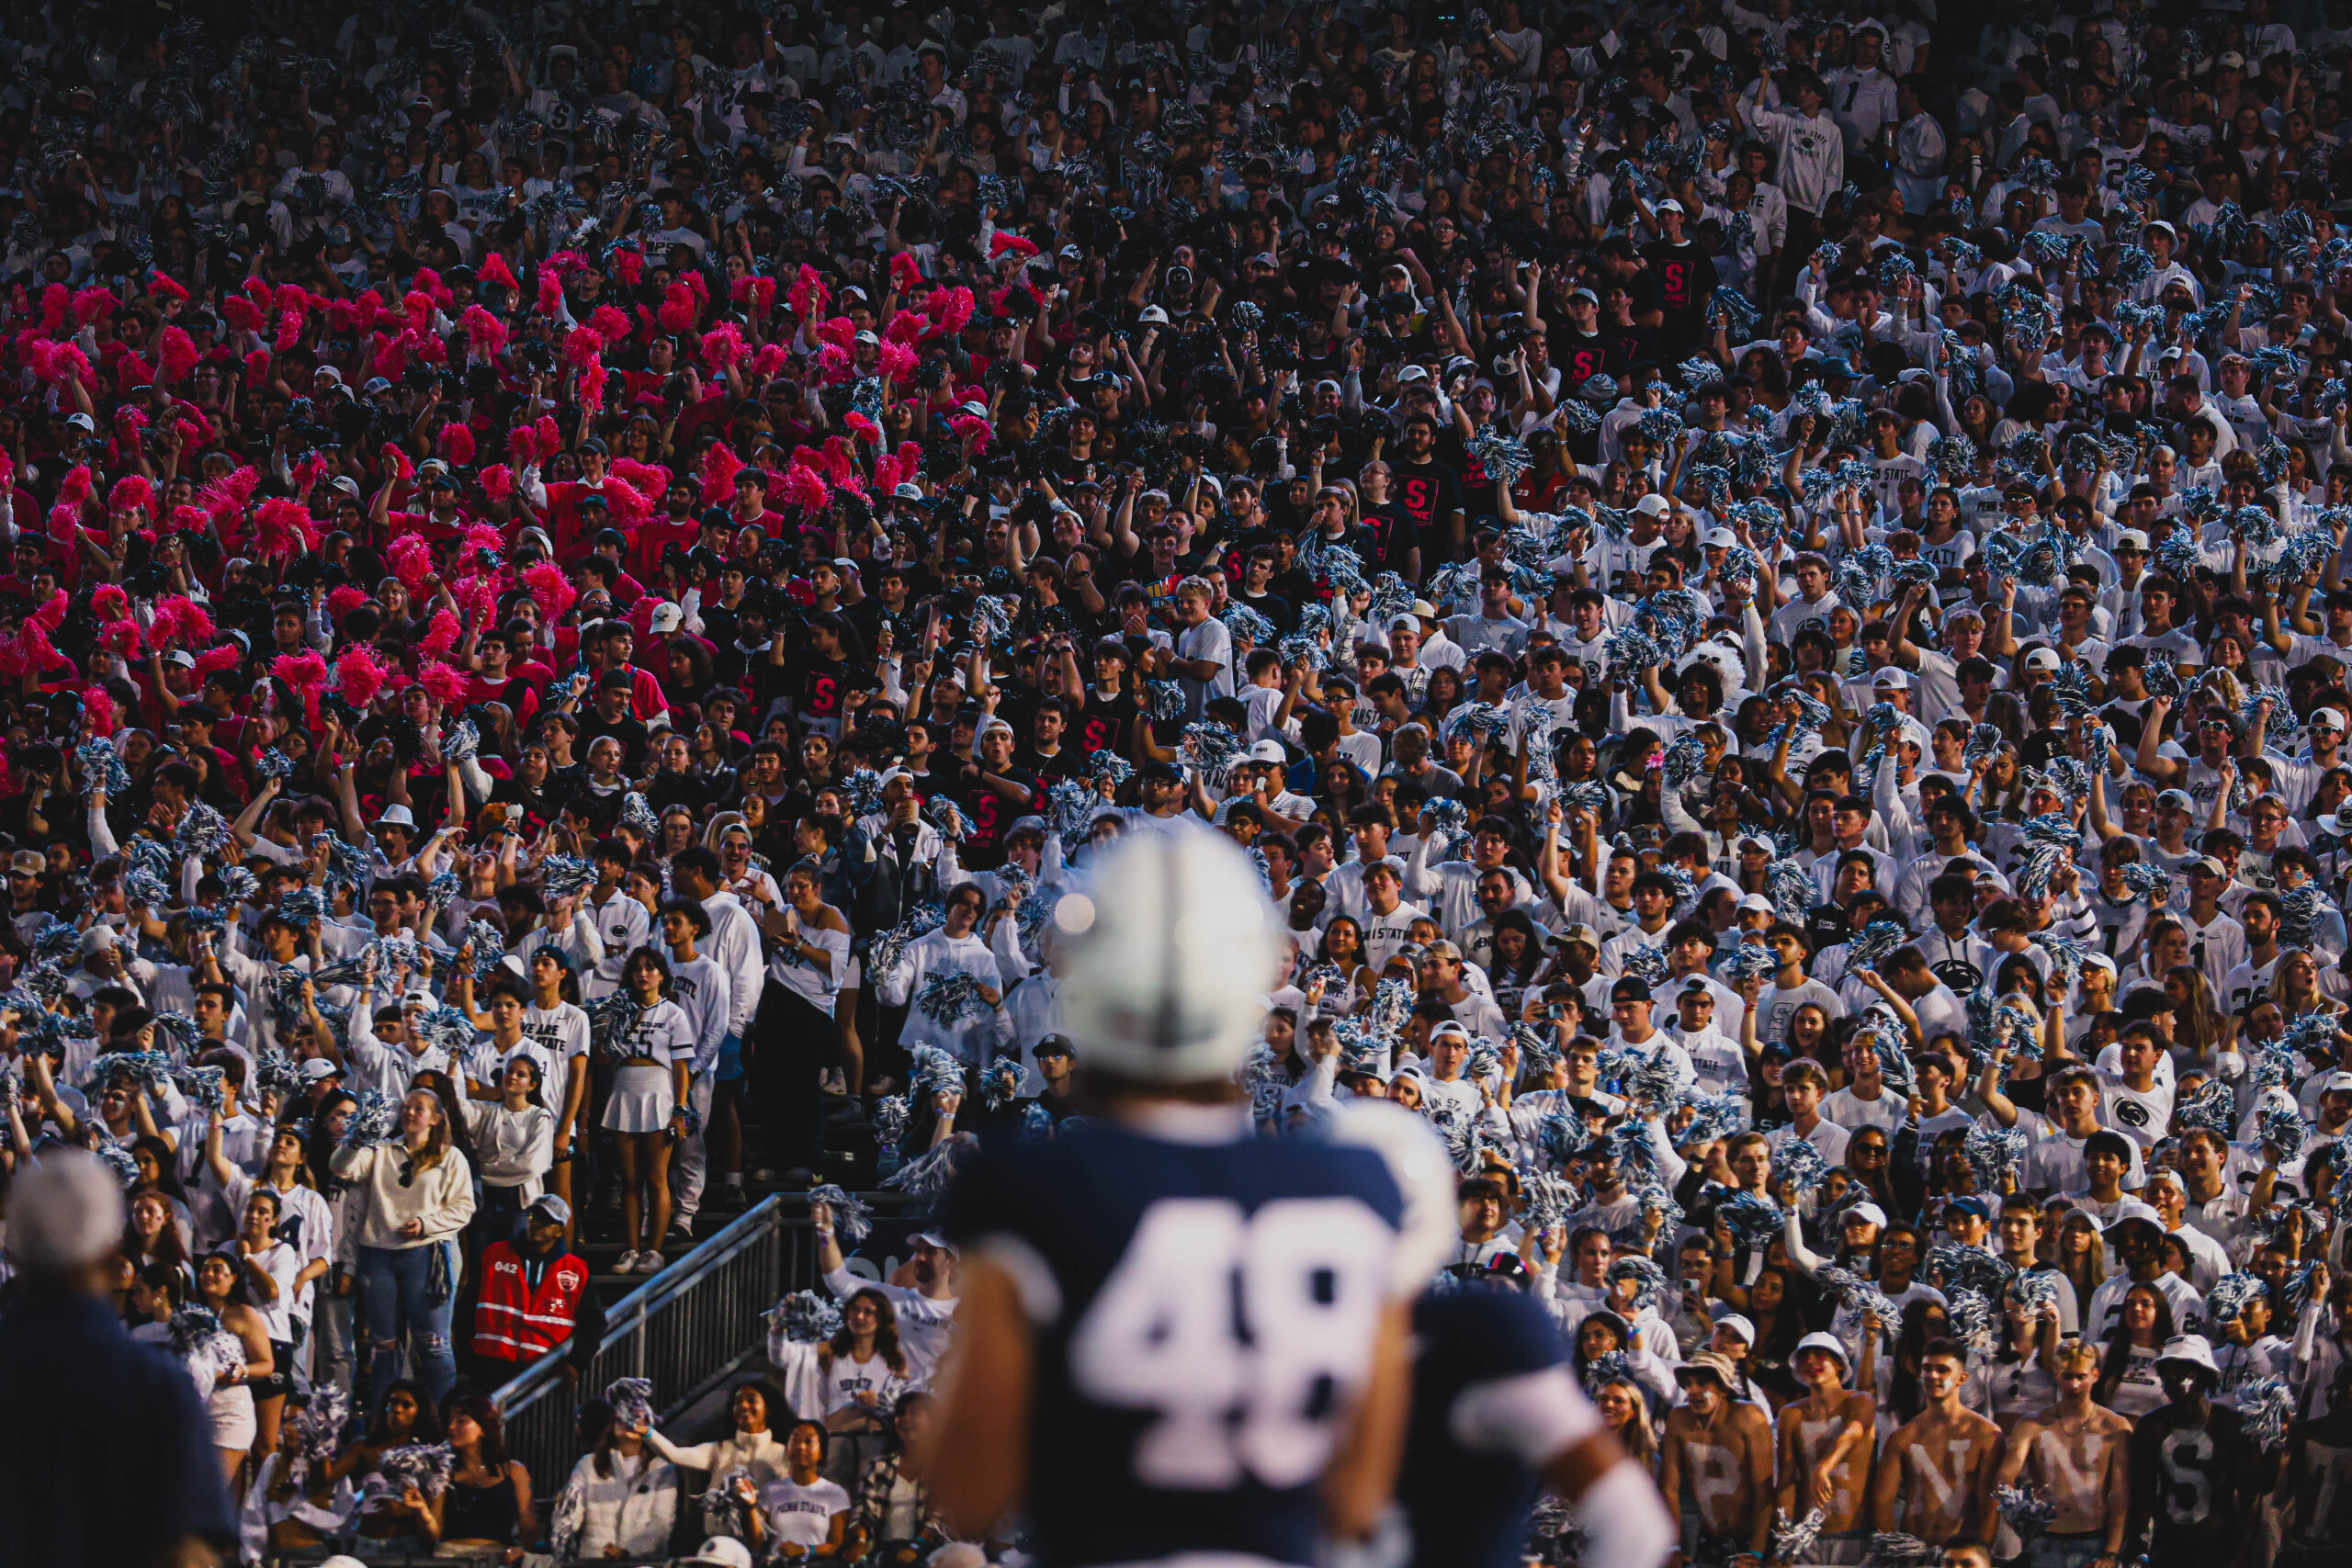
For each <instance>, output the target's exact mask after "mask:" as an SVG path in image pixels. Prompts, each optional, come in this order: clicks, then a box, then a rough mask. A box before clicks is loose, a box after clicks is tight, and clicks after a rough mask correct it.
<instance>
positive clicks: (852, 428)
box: [842, 412, 882, 446]
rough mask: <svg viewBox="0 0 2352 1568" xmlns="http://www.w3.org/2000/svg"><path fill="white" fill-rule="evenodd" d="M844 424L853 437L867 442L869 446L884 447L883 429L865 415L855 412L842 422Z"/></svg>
mask: <svg viewBox="0 0 2352 1568" xmlns="http://www.w3.org/2000/svg"><path fill="white" fill-rule="evenodd" d="M842 425H843V426H844V427H845V428H846V429H847V430H848V431H849V433H850V434H852V435H854V436H856V437H857V438H858V439H859V440H860V441H863V442H865V444H866V445H867V446H881V445H882V427H881V426H880V425H878V424H876V423H874V422H873V421H872V420H870V419H868V418H866V417H865V415H864V414H862V413H854V412H853V413H851V414H850V415H848V416H847V417H846V418H844V419H843V420H842Z"/></svg>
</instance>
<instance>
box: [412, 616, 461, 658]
mask: <svg viewBox="0 0 2352 1568" xmlns="http://www.w3.org/2000/svg"><path fill="white" fill-rule="evenodd" d="M457 646H458V617H457V616H456V615H452V614H451V613H450V612H448V611H447V610H435V612H433V621H432V624H431V625H430V626H426V627H425V628H424V636H423V637H419V638H417V639H416V650H417V651H418V652H419V653H424V654H429V655H431V656H432V657H434V658H435V659H438V658H439V657H440V656H441V655H443V654H445V653H447V652H448V651H449V650H450V649H453V648H455V647H457Z"/></svg>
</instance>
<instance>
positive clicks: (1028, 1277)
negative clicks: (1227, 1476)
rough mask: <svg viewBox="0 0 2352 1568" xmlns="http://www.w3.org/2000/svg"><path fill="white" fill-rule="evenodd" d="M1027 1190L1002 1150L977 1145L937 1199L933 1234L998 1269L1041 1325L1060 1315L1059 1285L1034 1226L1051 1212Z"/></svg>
mask: <svg viewBox="0 0 2352 1568" xmlns="http://www.w3.org/2000/svg"><path fill="white" fill-rule="evenodd" d="M1031 1190H1032V1187H1031V1184H1029V1183H1027V1182H1024V1181H1023V1180H1022V1179H1021V1177H1020V1173H1019V1172H1018V1171H1017V1170H1015V1169H1014V1168H1013V1161H1012V1159H1011V1158H1009V1157H1008V1156H1007V1155H1006V1152H1005V1151H1003V1150H1001V1149H990V1148H988V1147H985V1146H983V1147H982V1149H981V1150H980V1153H979V1154H978V1156H976V1157H975V1158H973V1159H971V1160H968V1161H967V1162H966V1163H965V1165H964V1166H963V1168H961V1169H959V1170H958V1171H957V1172H956V1179H955V1181H954V1182H953V1183H952V1184H951V1185H950V1186H949V1187H948V1189H947V1191H946V1192H945V1194H944V1196H943V1197H942V1199H941V1201H940V1206H939V1232H940V1235H943V1236H944V1237H946V1239H947V1240H949V1241H950V1242H952V1243H954V1244H955V1245H956V1248H957V1249H958V1250H959V1251H961V1252H962V1253H963V1254H964V1255H965V1256H966V1257H967V1258H984V1259H986V1260H987V1261H989V1262H990V1263H992V1264H994V1265H996V1266H997V1267H998V1268H1000V1269H1003V1270H1004V1271H1005V1273H1006V1274H1007V1275H1008V1276H1010V1277H1011V1279H1012V1285H1013V1289H1014V1291H1015V1292H1018V1293H1019V1295H1020V1297H1021V1309H1022V1312H1023V1314H1025V1315H1026V1316H1027V1317H1028V1319H1029V1321H1030V1322H1031V1323H1032V1324H1033V1325H1037V1326H1041V1327H1042V1326H1044V1325H1046V1324H1050V1323H1052V1322H1054V1321H1055V1320H1056V1319H1057V1318H1058V1317H1060V1315H1061V1310H1062V1289H1061V1284H1060V1281H1059V1280H1057V1278H1056V1276H1055V1273H1054V1268H1053V1265H1052V1263H1051V1262H1050V1261H1048V1259H1047V1257H1046V1251H1045V1248H1044V1247H1042V1246H1041V1245H1040V1244H1039V1237H1040V1232H1039V1231H1038V1229H1037V1228H1036V1227H1037V1226H1039V1225H1040V1224H1049V1223H1050V1220H1051V1216H1050V1215H1048V1214H1046V1213H1043V1212H1041V1210H1040V1209H1039V1207H1038V1205H1037V1204H1036V1203H1035V1201H1033V1200H1032V1198H1031V1196H1030V1193H1031Z"/></svg>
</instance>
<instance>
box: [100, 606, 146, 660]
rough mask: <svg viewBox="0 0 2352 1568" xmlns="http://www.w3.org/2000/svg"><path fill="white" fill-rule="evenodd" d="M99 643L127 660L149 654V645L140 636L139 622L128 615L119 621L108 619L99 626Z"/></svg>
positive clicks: (141, 657) (142, 657)
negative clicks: (103, 624)
mask: <svg viewBox="0 0 2352 1568" xmlns="http://www.w3.org/2000/svg"><path fill="white" fill-rule="evenodd" d="M98 645H99V646H100V647H101V648H110V649H114V650H115V652H117V653H119V654H120V655H121V656H122V657H123V658H125V659H127V660H138V659H144V658H145V657H146V656H147V645H146V643H145V642H143V641H142V640H141V638H140V636H139V623H138V622H137V621H134V620H132V619H130V617H129V616H127V615H126V616H125V617H123V618H122V619H121V620H119V621H108V622H107V624H106V625H105V626H100V627H99V628H98Z"/></svg>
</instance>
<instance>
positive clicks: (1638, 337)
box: [1600, 301, 1658, 383]
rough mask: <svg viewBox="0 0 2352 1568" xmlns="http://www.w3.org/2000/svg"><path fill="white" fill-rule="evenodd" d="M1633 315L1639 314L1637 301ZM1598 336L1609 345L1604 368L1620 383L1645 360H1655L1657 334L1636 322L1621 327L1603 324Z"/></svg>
mask: <svg viewBox="0 0 2352 1568" xmlns="http://www.w3.org/2000/svg"><path fill="white" fill-rule="evenodd" d="M1640 313H1641V305H1640V303H1639V302H1638V301H1636V302H1635V304H1634V314H1635V315H1636V316H1638V315H1639V314H1640ZM1600 336H1601V338H1602V339H1603V340H1604V341H1605V342H1606V343H1607V344H1609V354H1608V355H1607V358H1606V359H1605V361H1604V367H1605V368H1606V369H1607V370H1608V372H1609V374H1610V376H1611V378H1614V379H1615V380H1617V381H1619V382H1621V383H1622V382H1623V380H1624V379H1625V376H1626V373H1627V372H1629V371H1630V370H1632V369H1633V367H1634V366H1636V365H1638V364H1640V363H1641V362H1642V361H1644V360H1645V359H1646V360H1650V361H1652V362H1655V361H1656V360H1657V356H1658V346H1657V344H1658V337H1657V333H1655V332H1653V331H1651V330H1650V329H1649V328H1647V327H1645V326H1643V325H1641V324H1640V323H1639V322H1638V321H1632V322H1628V323H1626V324H1625V325H1624V326H1622V327H1620V326H1612V325H1611V324H1609V323H1607V322H1603V323H1602V324H1601V328H1600Z"/></svg>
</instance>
